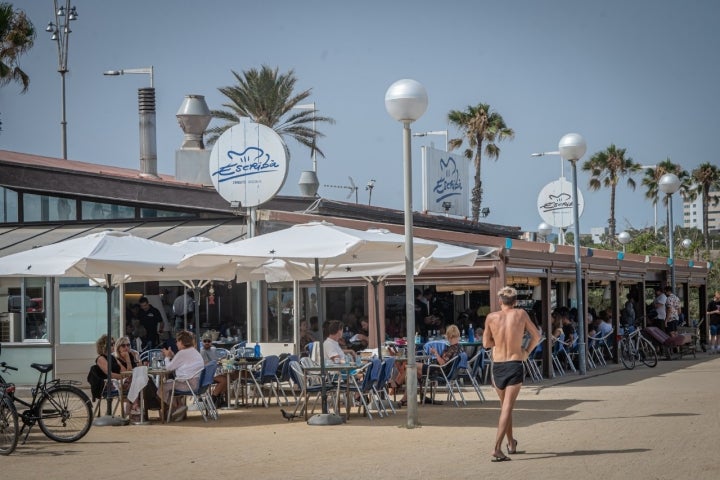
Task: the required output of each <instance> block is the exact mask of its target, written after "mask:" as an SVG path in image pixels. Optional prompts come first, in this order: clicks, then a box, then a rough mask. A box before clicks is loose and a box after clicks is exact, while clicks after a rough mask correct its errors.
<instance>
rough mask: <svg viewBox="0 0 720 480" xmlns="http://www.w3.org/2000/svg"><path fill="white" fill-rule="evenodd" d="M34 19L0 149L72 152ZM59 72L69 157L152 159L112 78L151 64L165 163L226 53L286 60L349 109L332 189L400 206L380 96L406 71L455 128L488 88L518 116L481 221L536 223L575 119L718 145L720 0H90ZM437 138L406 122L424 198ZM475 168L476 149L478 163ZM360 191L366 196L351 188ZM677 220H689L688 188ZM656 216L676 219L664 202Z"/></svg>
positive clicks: (338, 107) (282, 64)
mask: <svg viewBox="0 0 720 480" xmlns="http://www.w3.org/2000/svg"><path fill="white" fill-rule="evenodd" d="M11 3H13V5H15V7H17V8H22V9H24V10H25V11H26V13H27V14H28V15H29V17H30V19H31V20H32V22H33V23H34V24H35V26H36V28H37V29H38V34H37V39H36V41H35V46H34V48H33V49H32V50H31V51H30V52H29V53H28V54H27V55H25V56H24V57H23V58H22V59H21V62H20V65H21V68H23V70H25V72H26V73H27V74H28V75H29V76H30V79H31V83H30V89H29V91H28V92H27V93H25V94H22V95H21V94H20V88H19V87H18V86H17V85H15V84H11V85H8V86H4V87H2V88H0V112H1V113H0V115H1V116H0V119H1V121H2V132H0V149H3V150H10V151H17V152H23V153H29V154H35V155H42V156H49V157H61V156H62V152H61V128H60V117H61V95H60V93H61V88H60V75H59V73H58V72H57V65H58V55H57V47H56V45H55V43H54V42H52V41H51V40H50V39H49V34H48V33H46V32H45V31H44V28H45V26H46V25H47V23H48V22H49V21H50V20H54V18H52V13H53V4H52V1H50V0H20V1H18V0H15V1H13V2H11ZM74 5H75V6H76V7H77V11H78V20H77V21H75V22H73V23H72V25H71V27H72V33H71V35H70V42H69V47H70V48H69V55H68V66H69V70H70V71H69V73H68V74H67V76H66V105H67V107H66V109H67V121H68V127H67V129H68V141H67V145H68V147H67V148H68V158H69V159H72V160H78V161H83V162H90V163H96V164H105V165H114V166H120V167H127V168H133V169H138V168H139V139H138V137H139V135H138V112H137V88H142V87H147V86H149V78H148V76H147V75H125V76H121V77H108V76H103V72H104V71H106V70H111V69H121V68H140V67H148V66H153V67H154V70H155V75H154V80H155V88H156V95H157V151H158V170H159V172H161V173H167V174H174V170H175V167H174V166H175V150H176V149H178V148H179V147H180V145H181V143H182V139H183V134H182V131H181V130H180V128H179V127H178V125H177V120H176V118H175V114H176V113H177V110H178V108H179V107H180V104H181V103H182V101H183V98H184V96H185V95H187V94H199V95H204V96H205V99H206V101H207V103H208V105H209V107H210V108H211V109H222V108H223V107H222V104H223V102H224V101H225V100H226V99H225V97H224V96H223V95H222V94H221V93H220V92H219V91H218V89H219V88H221V87H224V86H229V85H233V84H234V83H235V82H234V80H235V79H234V77H233V75H232V71H236V72H242V71H243V70H247V69H250V68H260V67H261V66H262V65H268V66H270V67H273V68H275V67H278V68H279V70H280V71H281V72H287V71H289V70H291V69H292V70H293V71H294V74H295V76H296V77H297V80H298V81H297V84H296V86H297V89H298V92H299V91H302V90H305V89H312V94H311V96H310V97H309V98H308V99H307V101H306V102H304V103H307V102H313V101H314V102H315V103H316V106H317V109H318V110H319V113H320V114H322V115H325V116H329V117H332V118H334V119H335V120H336V124H335V125H319V126H318V130H320V131H322V132H323V133H324V134H325V135H326V137H325V138H323V139H321V140H320V141H319V143H318V145H319V147H320V148H321V149H322V150H323V151H324V153H325V155H326V158H319V159H318V176H319V179H320V183H321V187H320V190H319V194H320V195H321V196H323V197H325V198H329V199H334V200H343V201H344V200H346V198H347V196H348V193H350V191H349V190H346V189H343V188H332V187H325V186H323V185H349V180H348V176H350V177H352V178H353V180H354V182H355V183H356V184H357V185H359V186H360V190H359V192H358V198H359V202H360V203H367V202H368V192H367V191H366V190H365V188H364V186H365V185H366V184H367V182H368V181H369V180H371V179H374V180H376V184H375V188H374V190H373V191H372V204H373V205H379V206H384V207H389V208H396V209H399V210H402V208H403V180H402V179H403V173H402V158H403V153H402V125H401V124H400V123H398V122H396V121H395V120H393V119H392V118H391V117H390V116H389V115H388V113H387V111H386V110H385V103H384V98H385V92H386V90H387V89H388V87H389V86H390V85H391V84H392V83H393V82H395V81H396V80H399V79H402V78H411V79H414V80H417V81H419V82H420V83H422V84H423V85H424V87H425V88H426V90H427V93H428V97H429V105H428V109H427V111H426V112H425V114H424V115H423V116H422V117H421V118H420V119H418V120H417V121H416V122H415V123H413V124H412V130H413V132H416V133H417V132H426V131H435V130H445V129H449V131H450V138H456V137H458V136H459V133H458V132H457V131H456V130H454V129H452V128H451V127H449V126H448V122H447V115H448V112H450V111H451V110H465V109H466V108H467V106H469V105H477V104H478V103H487V104H489V105H490V106H491V107H492V108H493V109H494V110H495V111H497V112H498V113H500V114H501V115H502V116H503V118H504V119H505V122H506V124H507V125H508V126H509V127H510V128H512V129H513V130H514V131H515V138H514V139H513V140H512V141H505V142H501V143H500V144H499V147H500V149H501V152H500V157H499V159H498V160H497V161H493V160H488V159H484V160H483V166H482V178H483V185H484V190H485V193H484V200H483V206H484V207H488V208H490V214H489V216H488V217H487V218H486V219H485V221H487V222H488V223H493V224H499V225H510V226H518V227H521V228H522V229H523V230H527V231H535V230H536V229H537V226H538V224H539V223H540V222H541V221H542V219H541V217H540V215H539V213H538V210H537V197H538V194H539V192H540V190H541V189H542V188H543V187H544V186H545V185H546V184H547V183H549V182H552V181H554V180H557V179H558V178H559V177H560V175H561V168H563V169H564V175H565V177H566V178H568V179H570V178H571V174H570V166H569V164H568V163H567V162H565V165H564V167H563V165H562V162H561V160H560V158H559V157H557V156H545V157H531V156H530V154H531V153H533V152H542V151H553V150H557V145H558V141H559V140H560V138H561V137H562V136H563V135H565V134H566V133H570V132H576V133H580V134H581V135H582V136H583V137H584V138H585V140H586V142H587V145H588V150H587V154H586V155H585V157H583V159H582V160H581V162H582V161H584V160H587V159H588V158H590V156H592V154H594V153H596V152H599V151H602V150H604V149H606V148H607V147H608V146H609V145H610V144H615V145H617V146H618V147H620V148H625V149H626V150H627V154H626V155H627V156H629V157H631V158H632V159H633V160H635V161H636V162H638V163H641V164H654V163H658V162H661V161H663V160H665V159H667V158H670V159H671V160H672V161H673V162H675V163H679V164H681V165H682V166H683V167H684V168H685V169H686V170H688V171H691V170H692V169H693V168H696V167H697V166H698V165H700V164H701V163H705V162H710V163H713V164H718V163H720V162H719V161H718V154H717V150H718V149H717V146H716V145H715V144H713V143H712V142H710V139H712V138H715V136H716V135H717V134H718V132H720V115H718V113H717V112H718V111H720V95H718V89H719V88H720V87H718V85H720V62H718V61H717V52H719V51H720V34H718V33H717V25H718V23H719V22H720V2H716V1H713V0H632V1H628V0H603V1H601V2H598V1H590V0H462V1H461V0H446V1H444V2H437V1H426V0H414V1H405V0H384V1H376V0H366V1H363V2H344V1H337V0H305V1H303V2H297V1H291V0H286V1H282V0H276V1H265V2H249V1H241V0H206V1H203V2H197V1H185V0H173V1H171V0H154V1H147V0H142V1H141V0H124V1H122V2H105V1H88V0H77V1H76V2H74ZM431 142H433V143H434V144H435V146H436V147H438V148H440V147H442V146H443V143H444V137H443V136H426V137H417V138H413V145H412V147H413V149H412V155H413V209H414V210H416V211H418V210H420V209H421V207H422V201H421V196H420V193H421V172H420V159H421V147H422V146H423V145H425V146H430V143H431ZM287 144H288V148H289V150H290V154H291V161H290V168H289V174H288V178H287V181H286V184H285V186H284V187H283V189H282V190H281V192H280V194H286V195H298V194H299V189H298V187H297V181H298V179H299V177H300V172H301V171H303V170H309V169H311V160H310V152H309V150H308V149H306V148H304V147H301V146H300V145H298V144H297V143H295V142H294V141H292V140H289V141H288V142H287ZM472 173H473V169H472V167H470V174H471V175H472ZM588 179H589V176H588V175H587V174H586V173H585V172H582V171H578V185H579V187H580V189H581V190H582V193H583V195H584V199H585V210H584V213H583V215H582V217H581V219H580V229H581V232H583V233H587V232H589V231H590V228H592V227H602V226H606V225H607V219H608V217H609V212H610V191H609V190H608V189H601V190H599V191H596V192H593V191H589V189H588V187H587V185H588ZM637 182H638V188H637V189H636V190H635V191H632V190H630V189H628V188H627V187H620V188H618V193H617V203H616V212H617V214H616V219H617V225H618V226H617V231H618V232H620V231H622V230H624V229H627V228H643V227H651V226H653V224H654V213H653V207H652V204H651V202H650V201H648V200H646V199H645V196H644V189H643V188H642V187H641V186H640V177H639V176H638V177H637ZM349 201H354V197H352V198H350V200H349ZM674 205H675V222H676V224H677V223H679V222H681V221H682V208H681V202H680V200H677V201H676V203H675V204H674ZM658 217H659V219H658V222H660V223H664V222H663V220H662V219H663V218H665V213H664V208H663V207H662V206H659V212H658Z"/></svg>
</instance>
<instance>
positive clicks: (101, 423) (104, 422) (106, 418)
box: [93, 415, 130, 427]
mask: <svg viewBox="0 0 720 480" xmlns="http://www.w3.org/2000/svg"><path fill="white" fill-rule="evenodd" d="M129 424H130V419H129V418H120V417H113V416H112V415H103V416H102V417H97V418H96V419H95V421H93V425H94V426H96V427H120V426H123V425H129Z"/></svg>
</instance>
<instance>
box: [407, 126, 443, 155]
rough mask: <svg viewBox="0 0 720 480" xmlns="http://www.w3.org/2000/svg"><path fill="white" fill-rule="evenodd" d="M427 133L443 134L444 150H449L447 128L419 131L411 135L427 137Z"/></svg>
mask: <svg viewBox="0 0 720 480" xmlns="http://www.w3.org/2000/svg"><path fill="white" fill-rule="evenodd" d="M428 135H444V136H445V151H446V152H448V151H450V150H449V149H450V146H449V145H448V131H447V130H432V131H430V132H419V133H413V134H412V136H413V137H427V136H428Z"/></svg>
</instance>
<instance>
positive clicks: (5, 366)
mask: <svg viewBox="0 0 720 480" xmlns="http://www.w3.org/2000/svg"><path fill="white" fill-rule="evenodd" d="M0 368H2V369H3V372H4V371H5V370H15V371H16V372H17V371H18V369H17V367H11V366H10V365H8V364H7V363H5V362H2V363H0Z"/></svg>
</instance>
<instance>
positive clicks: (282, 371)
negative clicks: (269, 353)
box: [275, 355, 298, 405]
mask: <svg viewBox="0 0 720 480" xmlns="http://www.w3.org/2000/svg"><path fill="white" fill-rule="evenodd" d="M292 361H296V362H297V361H298V357H297V355H287V356H286V357H284V358H282V359H281V360H280V363H279V364H278V369H277V372H275V385H276V386H277V390H276V392H277V393H278V394H279V393H282V396H283V398H284V399H285V405H289V404H290V401H289V400H288V397H287V394H286V393H285V390H286V388H288V389H289V390H290V392H291V393H292V395H293V398H294V399H295V402H297V396H295V389H294V388H293V384H292V378H291V377H290V362H292ZM279 403H280V397H279V396H278V404H279Z"/></svg>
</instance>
